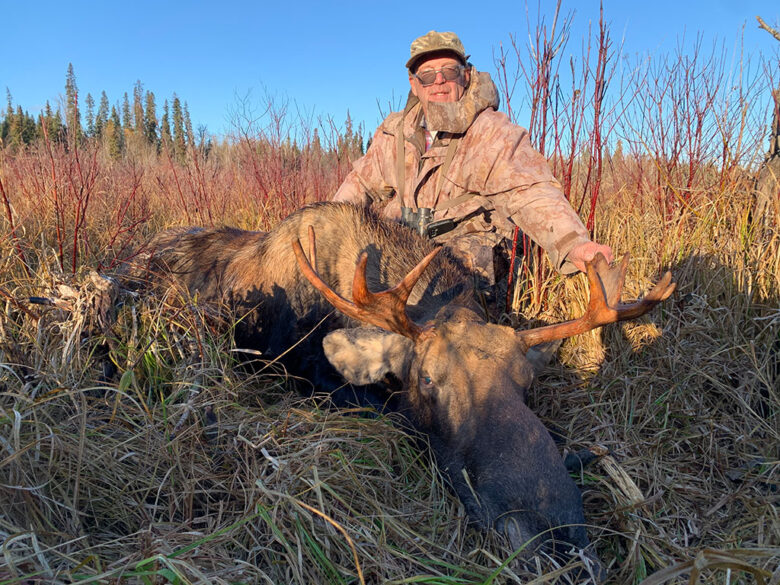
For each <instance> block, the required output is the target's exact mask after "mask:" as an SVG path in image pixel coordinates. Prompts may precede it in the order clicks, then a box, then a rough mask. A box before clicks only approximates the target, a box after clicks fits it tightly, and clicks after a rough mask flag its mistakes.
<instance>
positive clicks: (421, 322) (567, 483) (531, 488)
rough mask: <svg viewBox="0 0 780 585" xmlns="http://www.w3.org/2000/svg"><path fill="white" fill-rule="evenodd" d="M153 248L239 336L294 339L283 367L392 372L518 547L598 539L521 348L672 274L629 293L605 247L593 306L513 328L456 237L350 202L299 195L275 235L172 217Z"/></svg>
mask: <svg viewBox="0 0 780 585" xmlns="http://www.w3.org/2000/svg"><path fill="white" fill-rule="evenodd" d="M315 236H316V245H315ZM301 240H303V241H305V242H306V241H307V242H308V258H307V255H306V253H305V252H304V250H303V248H302V246H301ZM150 251H151V252H150V256H149V257H148V261H149V262H148V265H149V266H151V268H152V269H153V270H164V271H165V272H167V273H168V274H170V275H173V276H174V278H175V279H176V280H177V281H178V282H179V284H181V285H184V286H185V287H186V288H188V289H189V291H190V292H191V293H193V294H194V293H196V292H197V293H198V295H199V298H200V299H201V300H204V301H218V302H225V301H227V302H229V303H230V304H231V305H232V307H233V308H234V310H235V311H236V316H237V317H238V318H240V320H239V321H238V324H237V327H236V342H237V344H238V345H239V346H243V347H251V348H254V349H257V350H260V351H261V352H262V353H263V355H264V356H267V357H273V356H279V355H281V354H282V353H283V352H287V354H286V355H285V357H284V361H285V364H286V366H287V367H288V368H289V370H290V371H292V372H294V373H295V374H297V375H300V376H303V377H306V378H307V379H309V380H310V381H311V382H312V384H313V385H314V387H315V388H317V389H321V390H325V391H331V390H336V389H338V388H342V390H341V392H343V387H344V386H345V384H344V379H346V380H347V381H348V382H349V383H350V384H353V385H357V386H359V387H367V386H368V385H376V384H387V383H388V382H389V383H391V385H392V382H395V384H396V385H397V386H398V387H400V388H401V389H402V390H401V391H400V392H395V393H394V396H396V397H397V400H398V403H397V404H396V405H395V407H396V408H398V409H399V410H401V411H403V412H404V413H405V414H406V415H407V418H408V419H409V420H410V421H411V423H412V424H413V425H414V426H415V427H416V428H417V429H418V430H420V431H422V432H423V433H425V434H426V435H427V436H428V438H429V441H430V445H431V446H432V448H433V450H434V453H435V456H436V461H437V463H438V465H439V466H440V468H441V469H442V471H444V472H445V474H446V475H447V477H448V478H449V480H450V481H451V483H452V486H453V487H454V489H455V492H456V493H457V494H458V496H459V497H460V499H461V501H462V502H463V504H464V505H465V507H466V510H467V512H468V514H469V516H470V517H471V519H473V520H474V521H476V522H477V523H478V524H479V525H480V526H482V527H483V528H490V527H492V528H495V529H497V530H499V531H501V532H503V533H505V534H506V535H507V536H508V537H509V539H510V541H511V543H512V544H513V545H514V546H515V547H520V546H523V545H525V544H526V543H528V542H529V541H532V544H531V545H530V546H528V550H534V549H535V548H537V547H538V546H539V544H540V543H542V542H544V543H545V544H544V546H545V548H546V549H548V550H550V549H554V547H555V544H554V543H555V542H556V541H557V543H558V550H559V551H560V550H568V549H571V547H572V545H573V546H574V547H577V548H580V549H585V548H586V547H588V545H589V542H588V538H587V535H586V531H585V528H584V521H585V519H584V516H583V509H582V499H581V496H580V492H579V490H578V488H577V486H576V485H575V483H574V482H573V481H572V479H571V478H570V476H569V474H568V473H567V471H566V469H565V467H564V465H563V462H562V460H561V456H560V454H559V452H558V450H557V448H556V446H555V444H554V442H553V440H552V438H551V437H550V434H549V433H548V432H547V430H546V429H545V427H544V425H543V424H542V423H541V422H540V420H539V419H538V418H537V417H536V416H535V415H534V414H533V413H532V412H531V410H530V409H529V408H528V407H527V406H526V404H525V394H526V391H527V390H528V388H529V386H530V385H531V383H532V381H533V378H534V371H533V368H532V366H531V363H530V362H529V360H528V359H527V358H526V353H527V352H528V349H529V348H530V347H531V346H534V345H536V344H541V343H544V342H547V341H552V340H558V339H562V338H564V337H569V336H572V335H576V334H578V333H582V332H584V331H588V330H590V329H593V328H595V327H599V326H601V325H604V324H607V323H612V322H615V321H620V320H624V319H632V318H635V317H638V316H639V315H642V314H644V313H646V312H647V311H648V310H650V308H651V307H652V306H653V305H655V304H656V303H658V302H660V301H662V300H664V299H666V298H667V297H668V296H669V295H670V294H671V293H672V291H673V289H674V284H670V281H671V275H669V274H668V273H667V274H666V275H665V276H664V278H663V279H662V280H661V282H660V283H659V284H658V285H656V287H655V288H654V289H653V290H652V291H650V293H649V294H648V295H647V296H645V297H644V299H643V300H641V301H638V302H636V303H633V304H630V305H620V304H619V299H620V294H621V289H622V285H623V280H624V278H625V271H626V266H627V257H626V258H624V260H623V262H622V264H621V265H620V266H618V267H616V268H608V267H607V265H606V262H605V261H604V259H603V258H599V259H598V260H597V261H595V262H593V263H591V264H590V265H589V266H588V280H589V283H590V302H589V305H588V308H587V312H586V314H585V315H584V316H582V317H581V318H579V319H576V320H574V321H569V322H566V323H561V324H557V325H551V326H546V327H540V328H536V329H531V330H527V331H515V330H514V329H512V328H510V327H505V326H500V325H494V324H490V323H487V322H486V321H485V320H484V318H483V317H481V314H482V311H481V309H480V308H479V305H478V304H477V303H476V301H475V299H474V296H473V290H472V288H473V287H472V282H473V281H472V277H471V275H470V274H469V273H468V272H467V270H466V269H465V268H463V267H462V266H461V265H460V264H459V263H458V262H457V261H455V260H454V258H453V257H451V256H450V255H449V253H448V252H447V251H446V250H442V249H441V248H437V247H435V246H434V245H433V244H432V243H431V242H430V241H428V240H425V239H423V238H421V237H419V236H417V235H416V234H415V233H414V232H412V231H411V230H409V229H407V228H405V227H402V226H401V225H397V224H391V223H388V222H385V221H383V220H380V219H378V218H377V217H376V216H375V215H373V214H371V213H370V212H367V211H365V210H362V209H359V208H357V207H355V206H352V205H349V204H337V203H324V204H315V205H312V206H309V207H306V208H303V209H301V210H299V211H297V212H296V213H294V214H292V215H291V216H289V217H288V218H287V219H285V220H284V221H283V222H281V223H280V224H279V226H278V227H277V228H276V229H274V230H273V231H271V232H268V233H261V232H245V231H240V230H234V229H225V228H223V229H200V228H190V229H181V228H179V229H173V230H168V231H166V232H162V233H160V234H159V235H158V236H156V237H155V238H154V239H153V240H152V241H151V242H150ZM372 291H382V292H372ZM349 299H352V300H349ZM334 307H335V309H337V310H335V311H334V310H333V309H334ZM293 346H294V347H293ZM291 347H292V348H293V349H290V348H291ZM326 358H327V359H326ZM374 388H376V386H374ZM358 391H359V390H358ZM338 398H339V396H337V399H338ZM341 398H344V396H343V395H342V396H341ZM537 535H541V536H537ZM561 545H563V546H561Z"/></svg>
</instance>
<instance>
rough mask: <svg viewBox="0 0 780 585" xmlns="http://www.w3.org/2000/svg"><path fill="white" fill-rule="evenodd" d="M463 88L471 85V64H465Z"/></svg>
mask: <svg viewBox="0 0 780 585" xmlns="http://www.w3.org/2000/svg"><path fill="white" fill-rule="evenodd" d="M463 82H464V85H463V87H468V86H469V84H470V83H471V63H466V69H464V71H463Z"/></svg>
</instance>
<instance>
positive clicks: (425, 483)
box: [0, 192, 780, 585]
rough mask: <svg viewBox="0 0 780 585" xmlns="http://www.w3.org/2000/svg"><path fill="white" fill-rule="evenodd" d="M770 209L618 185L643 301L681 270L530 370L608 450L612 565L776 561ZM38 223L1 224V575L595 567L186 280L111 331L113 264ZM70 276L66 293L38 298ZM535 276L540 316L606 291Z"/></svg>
mask: <svg viewBox="0 0 780 585" xmlns="http://www.w3.org/2000/svg"><path fill="white" fill-rule="evenodd" d="M605 201H607V202H608V201H609V197H608V196H605ZM748 206H749V202H746V201H745V198H744V197H743V196H742V195H741V194H740V193H738V192H732V193H723V194H720V195H713V196H712V197H710V198H708V199H706V200H705V199H702V200H701V202H700V203H698V207H694V206H693V205H691V207H690V208H688V209H687V210H685V211H682V212H681V213H680V214H679V215H678V217H677V218H676V219H675V220H674V221H672V222H667V223H666V224H662V223H661V222H660V220H658V219H656V218H655V217H654V216H653V215H652V214H651V213H638V212H637V211H636V209H634V208H632V207H631V206H626V205H622V206H618V205H617V204H614V205H613V206H610V205H606V204H605V206H604V208H603V209H601V210H600V214H599V216H598V217H600V218H603V220H602V223H601V224H600V225H597V229H598V230H599V231H600V239H602V240H604V241H607V242H609V243H610V244H612V245H613V246H614V248H615V249H616V250H629V251H631V253H632V257H633V260H632V264H631V269H630V273H629V279H628V282H627V289H626V292H625V294H624V297H627V298H630V297H636V296H638V295H639V294H641V292H642V291H643V290H646V289H647V287H648V285H649V284H650V282H651V281H653V280H655V279H656V278H657V276H658V274H659V271H660V270H661V269H667V268H669V269H671V270H672V271H673V272H674V274H675V277H676V280H677V281H678V283H679V289H678V292H677V293H676V294H675V296H674V297H673V298H672V299H670V301H668V302H667V303H666V304H665V305H663V307H661V308H660V309H656V310H655V311H653V312H652V313H651V314H650V315H649V316H646V317H644V318H642V319H641V320H639V321H638V322H634V323H627V324H623V325H621V326H612V327H609V328H607V329H606V330H605V331H602V332H596V333H591V334H586V335H583V336H580V337H578V338H576V339H572V340H569V341H567V342H566V343H565V345H564V347H563V349H562V352H561V356H560V363H559V364H557V365H555V366H554V367H552V368H551V369H550V371H549V373H548V374H546V375H545V376H543V377H542V379H541V380H540V381H539V382H538V383H537V384H536V386H535V387H534V389H533V391H532V395H531V406H532V408H533V409H534V410H535V411H536V412H537V413H539V415H540V416H541V417H542V418H543V419H544V420H545V421H547V422H549V423H550V424H553V425H555V426H557V427H559V428H561V429H562V431H563V433H564V434H565V435H566V436H567V437H568V442H567V444H566V446H565V447H566V448H567V449H575V450H576V449H580V448H584V447H593V446H601V447H605V448H607V449H608V450H609V451H610V456H609V457H605V458H604V459H603V460H602V461H601V462H600V463H597V464H595V465H594V466H592V467H591V468H588V469H586V470H584V471H583V472H582V474H581V476H580V477H579V480H578V481H579V483H580V484H581V485H582V487H583V490H584V500H585V512H586V518H587V521H588V523H589V533H590V536H591V539H592V540H593V541H595V542H596V545H597V548H598V554H599V556H600V558H601V559H602V560H603V562H604V563H605V565H606V566H607V568H608V571H609V583H616V584H618V583H619V584H638V583H644V584H645V585H661V584H665V583H676V584H683V583H686V584H687V583H697V582H698V583H723V584H731V583H745V584H748V583H764V584H769V583H771V584H773V585H777V584H778V583H780V569H779V568H778V566H779V564H780V537H779V536H778V535H780V517H779V515H778V508H777V502H778V487H779V484H780V479H779V475H778V474H779V473H780V467H779V466H778V455H780V453H778V445H779V444H780V442H779V441H778V438H779V435H780V426H779V425H778V413H780V397H779V393H778V389H779V387H780V382H779V381H778V380H780V367H779V366H778V354H780V232H778V225H779V222H778V218H777V217H771V218H766V221H764V222H762V223H756V222H753V223H750V221H749V220H748V214H747V209H748ZM231 213H232V212H231ZM36 225H37V224H36ZM42 229H43V228H40V227H39V229H37V230H34V231H33V233H35V234H40V233H41V232H40V230H42ZM95 238H96V239H98V235H95ZM36 239H37V240H40V235H35V236H34V237H33V240H26V239H24V238H23V236H22V241H23V242H24V244H25V251H26V253H27V261H28V264H29V265H30V266H32V267H34V270H33V271H32V272H31V273H30V275H27V273H26V271H25V270H23V269H22V268H21V267H20V265H19V260H18V257H17V256H16V253H15V248H14V242H12V241H11V240H10V239H8V238H6V239H5V240H4V241H3V242H2V243H0V257H2V258H5V260H4V261H3V264H2V271H1V272H0V291H1V292H2V294H3V299H4V301H3V302H4V310H3V313H2V315H0V502H2V505H0V539H1V540H2V546H1V547H0V550H1V552H2V556H0V583H72V582H75V581H78V582H83V583H93V582H94V583H118V582H128V583H226V584H227V583H300V584H304V583H397V584H400V583H429V584H453V585H454V584H478V583H479V584H482V583H485V584H487V583H534V584H553V583H560V584H565V583H568V582H571V579H569V578H567V574H569V573H570V572H571V570H572V569H574V568H575V566H576V565H577V564H578V563H575V562H572V563H571V564H570V566H568V567H556V566H555V565H554V564H553V562H552V561H549V560H547V559H537V560H536V561H535V562H532V563H531V564H528V565H520V564H518V563H517V562H515V561H513V560H512V559H513V551H511V550H509V549H508V548H507V547H506V544H505V543H504V542H502V541H501V540H500V539H498V538H497V537H496V536H495V535H485V534H482V533H480V532H478V531H475V530H473V529H471V528H469V527H468V526H467V525H466V522H465V518H464V512H463V509H462V507H461V505H460V503H459V502H458V501H457V499H456V498H455V497H453V495H452V494H450V492H449V491H448V489H447V487H446V486H445V485H444V483H443V480H442V479H441V478H440V477H439V475H438V474H437V472H436V469H435V467H434V465H433V463H432V462H431V460H430V456H429V454H428V452H427V451H426V450H425V449H424V448H421V444H420V442H419V440H418V439H417V438H415V437H410V436H409V435H407V434H406V433H405V432H404V431H403V430H401V427H400V426H399V425H394V424H393V421H392V420H390V419H388V418H383V417H376V416H373V414H372V413H369V412H361V411H355V412H351V413H344V412H339V411H336V410H333V409H329V408H328V407H327V405H326V404H322V403H320V402H317V401H315V400H313V399H302V398H299V397H297V396H296V395H295V394H292V393H290V392H288V389H289V388H290V386H291V383H292V382H293V381H291V380H290V379H289V378H288V377H287V376H286V374H285V372H283V371H280V370H279V369H278V367H277V366H276V365H273V364H270V365H269V364H267V365H266V367H260V368H256V369H255V370H253V371H249V370H247V369H245V368H242V367H239V366H237V364H236V362H237V357H238V356H237V354H236V353H235V352H234V351H233V349H234V348H233V347H232V345H231V341H230V335H229V332H226V331H224V328H220V327H218V326H217V323H216V321H215V319H214V316H213V315H204V314H202V313H200V312H199V310H198V309H197V308H196V307H194V306H192V305H191V304H188V303H186V302H184V303H182V299H179V298H177V297H176V295H175V294H174V293H172V294H171V295H170V296H168V297H151V298H150V297H147V298H140V299H139V298H136V299H133V298H130V297H128V296H124V297H123V299H124V303H123V304H122V305H121V306H120V307H119V312H118V315H117V322H116V325H115V326H114V328H113V329H112V330H104V328H103V326H102V323H101V322H100V321H97V320H95V319H91V318H88V315H91V314H93V313H94V309H95V304H94V298H95V295H94V290H95V286H96V284H95V283H96V282H101V281H95V280H94V278H93V277H91V276H90V275H89V272H88V270H87V264H86V263H85V265H84V268H83V270H82V271H80V272H78V273H77V274H76V275H75V276H74V275H65V274H63V273H62V272H61V271H60V269H59V267H58V263H57V258H56V254H54V253H53V251H51V249H49V248H47V247H45V246H42V247H36ZM56 283H60V284H67V285H68V286H70V287H71V289H72V292H73V294H74V296H73V298H72V302H71V304H70V306H69V307H68V309H67V310H63V309H59V308H56V307H41V306H37V305H35V306H33V305H28V304H27V303H25V302H24V299H25V298H26V297H28V296H33V295H41V294H42V293H43V292H45V291H52V290H53V287H54V286H55V284H56ZM535 284H537V285H538V286H541V287H542V288H543V289H544V291H545V294H544V295H543V296H542V302H541V304H535V303H533V302H531V300H530V298H527V297H523V296H522V295H521V301H520V302H521V303H522V306H523V309H524V314H525V317H526V318H529V319H531V318H533V319H542V320H560V319H563V318H566V317H568V316H570V315H572V314H578V313H579V312H580V311H581V310H582V309H583V307H584V305H585V302H586V299H585V296H584V291H583V286H582V285H583V281H582V279H581V278H580V277H577V278H573V279H561V278H559V277H556V276H544V278H543V280H542V281H541V282H537V283H535ZM62 290H63V289H60V291H57V292H58V294H59V295H60V296H62V295H61V292H62ZM90 295H92V296H90ZM106 352H109V353H110V356H111V358H112V360H113V361H114V362H115V364H116V366H117V368H118V374H117V376H116V377H113V378H112V377H108V378H104V376H103V373H104V372H103V369H102V366H101V359H100V358H101V356H103V355H104V354H105V353H106Z"/></svg>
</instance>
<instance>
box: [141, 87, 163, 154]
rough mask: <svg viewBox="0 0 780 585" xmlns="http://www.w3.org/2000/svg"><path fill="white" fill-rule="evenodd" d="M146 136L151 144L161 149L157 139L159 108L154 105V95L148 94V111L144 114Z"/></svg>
mask: <svg viewBox="0 0 780 585" xmlns="http://www.w3.org/2000/svg"><path fill="white" fill-rule="evenodd" d="M144 136H146V141H147V142H148V143H149V144H154V145H155V146H157V147H158V148H159V146H160V141H159V140H158V138H157V106H155V104H154V94H153V93H152V92H151V91H147V92H146V111H145V112H144Z"/></svg>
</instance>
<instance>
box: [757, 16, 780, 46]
mask: <svg viewBox="0 0 780 585" xmlns="http://www.w3.org/2000/svg"><path fill="white" fill-rule="evenodd" d="M756 20H757V21H758V28H763V29H764V30H765V31H766V32H768V33H769V34H770V35H772V36H773V37H775V39H777V40H778V41H780V32H777V31H776V30H775V29H773V28H772V27H771V26H769V25H768V24H767V23H765V22H764V19H763V18H761V17H760V16H756Z"/></svg>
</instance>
